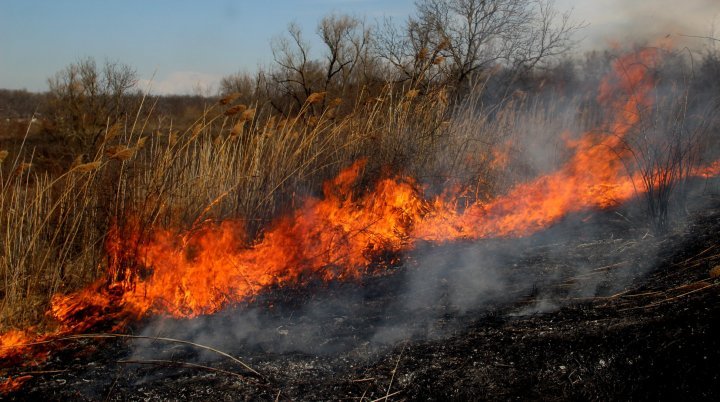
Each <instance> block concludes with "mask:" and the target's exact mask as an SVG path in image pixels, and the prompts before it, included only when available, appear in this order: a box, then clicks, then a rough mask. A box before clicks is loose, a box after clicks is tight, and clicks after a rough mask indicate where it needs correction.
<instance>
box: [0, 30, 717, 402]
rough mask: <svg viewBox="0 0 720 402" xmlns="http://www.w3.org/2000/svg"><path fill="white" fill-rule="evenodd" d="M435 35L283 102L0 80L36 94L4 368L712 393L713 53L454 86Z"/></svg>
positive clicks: (159, 378)
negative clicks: (401, 64)
mask: <svg viewBox="0 0 720 402" xmlns="http://www.w3.org/2000/svg"><path fill="white" fill-rule="evenodd" d="M336 22H337V21H336ZM291 34H292V31H291ZM443 46H447V45H442V44H437V47H436V49H435V52H436V53H437V54H435V55H434V57H430V56H428V55H427V54H426V55H422V57H421V55H417V57H416V60H425V61H426V62H425V64H424V67H423V66H421V67H422V68H420V71H421V72H422V74H421V77H418V78H417V79H413V80H407V81H402V82H393V81H391V80H381V81H374V82H365V83H362V85H361V84H360V83H359V82H358V81H353V80H352V79H350V78H348V81H347V82H345V81H343V85H342V86H340V85H339V84H338V85H337V86H331V85H328V82H330V80H329V78H330V76H329V75H328V81H326V86H325V88H322V89H324V90H323V91H309V90H308V89H309V86H304V87H303V88H302V90H303V92H304V96H303V97H302V98H296V99H295V100H294V101H292V99H293V98H292V97H291V96H289V94H288V93H284V92H279V93H275V94H274V95H273V94H270V95H269V94H264V95H261V94H259V93H257V91H255V92H252V93H249V92H248V91H245V92H236V91H226V93H223V94H221V95H218V96H216V97H187V98H179V99H173V98H171V97H153V96H149V95H144V94H142V93H140V92H138V93H121V94H118V96H116V97H112V96H110V95H108V94H105V95H103V96H99V97H98V98H97V99H94V100H93V98H91V97H90V96H89V95H83V96H71V97H68V96H63V94H65V92H63V91H72V90H73V88H74V87H73V86H72V85H68V86H66V87H63V86H62V82H63V81H62V80H61V79H60V77H62V75H58V77H57V78H56V79H55V81H52V80H51V91H50V92H49V93H48V94H47V95H46V97H38V98H32V97H29V95H28V94H22V93H20V94H11V93H4V94H3V96H4V97H5V98H4V99H11V100H13V99H15V100H17V99H26V98H28V97H29V99H31V101H33V102H38V103H39V104H42V105H44V106H43V111H42V113H40V114H37V115H32V114H31V115H29V116H27V115H23V116H19V117H18V116H8V117H7V118H5V122H4V123H3V125H2V127H1V128H0V129H1V130H2V132H0V138H1V139H2V143H1V144H2V146H1V147H2V149H0V163H1V165H0V186H1V187H0V222H1V224H0V229H1V230H0V244H1V245H2V248H3V250H2V253H0V296H1V297H2V302H1V304H0V357H2V362H0V370H1V371H0V376H2V379H3V381H4V382H3V384H2V386H1V387H2V391H3V392H5V393H7V396H9V397H10V398H11V399H13V398H14V399H17V400H21V399H24V398H28V399H29V398H36V397H38V398H40V397H42V398H46V399H47V398H50V399H70V398H80V399H88V400H93V399H97V398H101V397H102V398H106V399H142V398H145V397H151V398H152V397H156V398H161V399H165V398H170V399H172V398H175V397H178V395H182V397H186V398H194V399H200V398H206V397H209V396H211V395H213V396H215V397H218V398H220V399H228V400H232V399H236V398H238V395H242V397H241V398H242V399H253V398H255V397H257V398H260V397H262V398H266V399H271V398H277V397H279V396H282V397H285V398H291V399H297V398H310V399H336V398H359V399H361V400H362V399H365V398H367V399H370V400H378V398H383V397H384V399H389V398H391V397H396V398H405V399H411V400H412V399H426V398H439V399H441V398H442V397H443V396H445V397H447V396H449V395H452V396H454V397H457V398H462V399H475V398H487V399H506V398H511V397H523V398H543V399H546V398H550V399H553V398H558V399H575V398H599V399H604V398H608V397H623V398H624V397H633V398H636V397H637V398H653V397H654V396H657V397H668V395H670V394H668V392H670V393H671V394H672V395H673V396H677V397H692V398H693V399H694V398H698V399H704V398H708V399H712V396H713V395H717V393H718V389H717V384H718V378H717V376H718V372H717V370H713V369H712V368H713V367H716V366H717V363H718V353H717V350H718V347H717V346H718V345H717V339H718V337H717V332H716V330H714V329H712V328H711V327H710V323H711V322H712V321H713V320H714V319H716V318H717V305H718V303H717V295H718V293H717V285H718V283H720V282H718V281H720V279H718V278H719V277H720V272H718V270H719V269H720V268H718V267H720V265H718V264H720V256H719V255H720V254H718V251H717V247H718V243H717V241H716V239H715V238H714V236H713V233H716V232H717V229H718V226H717V219H718V216H719V215H718V208H719V207H720V204H719V203H718V202H719V201H720V199H719V198H718V192H719V191H720V184H719V182H718V178H717V175H718V174H719V173H720V164H719V163H718V161H719V160H720V159H718V158H719V157H720V152H719V151H720V148H719V147H718V136H717V130H718V129H719V128H720V120H719V119H718V117H717V116H718V113H717V110H718V106H719V105H720V103H718V100H719V99H718V95H717V94H718V93H720V92H717V91H715V89H716V88H714V87H713V85H715V86H717V82H718V81H717V80H715V78H717V71H720V69H719V68H718V66H719V65H720V64H719V63H718V60H720V58H718V56H717V53H707V54H705V55H703V57H702V62H701V63H699V64H698V65H699V66H700V67H696V65H695V64H691V63H690V62H689V61H688V59H687V58H686V57H685V56H684V54H683V52H682V51H678V50H675V49H674V48H673V47H672V46H671V45H666V44H662V45H657V46H638V47H636V48H633V49H624V50H619V49H614V50H612V51H608V53H606V54H605V55H602V56H599V55H589V56H587V57H586V59H585V61H584V62H585V63H586V64H588V65H592V67H593V69H588V68H586V69H585V70H584V73H583V74H569V73H568V68H569V67H568V65H577V64H580V63H581V62H579V61H566V62H565V64H562V63H561V64H557V65H555V66H554V67H553V68H551V69H548V70H545V71H542V72H540V71H536V70H522V71H523V74H522V79H519V78H518V77H519V75H520V73H519V72H518V71H516V70H512V69H510V68H507V69H505V70H503V69H502V68H497V69H495V71H488V72H486V74H484V75H478V76H477V77H476V79H475V80H474V81H473V84H472V85H465V84H464V85H451V84H450V83H449V81H447V80H446V81H441V82H440V81H435V80H433V79H430V78H428V74H430V73H432V72H433V71H435V70H433V69H436V68H439V67H437V66H438V65H440V64H441V63H442V62H443V61H442V60H439V59H438V57H440V56H439V55H440V54H441V52H442V51H443V49H444V47H443ZM331 49H332V47H331ZM425 52H428V50H426V51H425ZM288 54H290V53H288ZM438 60H439V61H438ZM573 63H575V64H573ZM286 64H287V65H292V66H295V65H294V64H292V63H289V62H288V63H286ZM332 66H333V64H331V65H330V67H331V68H330V70H328V71H331V70H332ZM93 68H96V66H95V65H94V63H91V62H89V61H85V62H82V63H79V64H77V65H74V66H71V67H69V68H68V70H67V71H66V73H68V74H69V73H71V72H73V71H75V70H73V69H77V71H76V73H77V74H79V76H82V74H83V71H89V70H92V69H93ZM290 70H293V68H290ZM571 70H572V68H571ZM575 70H577V69H575ZM104 71H109V72H110V73H112V74H115V75H113V76H115V77H118V76H120V77H124V75H123V73H125V72H127V71H126V70H124V69H123V68H122V67H121V66H117V65H111V66H110V68H109V69H108V68H106V69H105V70H104ZM293 71H295V70H293ZM303 71H304V70H303ZM511 73H512V74H514V76H513V80H510V81H508V80H505V79H504V78H503V77H506V76H507V75H508V74H511ZM437 74H440V73H439V72H437ZM70 75H71V74H69V75H68V76H70ZM236 78H237V77H236ZM371 84H372V85H371ZM53 85H55V86H53ZM339 88H342V90H340V89H339ZM286 89H287V88H286ZM296 89H297V88H296ZM294 94H295V95H297V92H294ZM271 95H272V96H271ZM38 96H39V95H38ZM273 96H275V98H273ZM23 97H24V98H23ZM278 99H279V100H280V101H284V102H286V103H285V104H280V103H279V102H280V101H279V100H278ZM288 99H290V100H288ZM31 104H32V102H31ZM99 104H106V105H111V106H110V107H109V109H103V108H101V107H100V106H98V105H99ZM18 110H19V108H18ZM108 110H111V111H112V112H111V113H109V112H108ZM120 111H122V112H120ZM20 114H22V113H20ZM153 339H154V340H155V341H154V342H150V341H152V340H153ZM681 347H684V349H683V351H680V348H681ZM198 348H199V349H198ZM685 353H687V354H685ZM228 354H229V355H228ZM211 355H213V356H211ZM218 355H220V356H222V358H221V359H218V358H217V356H218ZM230 355H232V356H244V358H242V359H241V360H243V361H239V360H237V359H234V360H233V358H232V356H230ZM245 357H246V358H247V359H245ZM675 359H680V360H681V362H680V363H678V364H679V367H682V370H683V373H682V375H680V376H678V377H675V376H674V372H675V371H673V370H675V369H676V368H677V367H678V366H675V363H674V362H675ZM127 367H132V368H133V370H134V371H133V372H132V374H128V372H127V371H125V370H127ZM101 368H102V369H101ZM101 372H102V373H110V375H102V376H100V375H98V373H101ZM168 378H170V379H173V382H172V384H171V385H168V384H166V383H165V382H164V381H165V379H168ZM656 381H663V384H664V385H663V386H661V387H658V388H653V387H654V385H653V384H655V383H656Z"/></svg>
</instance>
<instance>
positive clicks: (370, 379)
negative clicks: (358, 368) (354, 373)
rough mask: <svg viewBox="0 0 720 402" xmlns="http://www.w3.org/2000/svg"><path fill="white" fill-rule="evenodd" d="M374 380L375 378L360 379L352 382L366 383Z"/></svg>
mask: <svg viewBox="0 0 720 402" xmlns="http://www.w3.org/2000/svg"><path fill="white" fill-rule="evenodd" d="M374 379H375V377H368V378H360V379H357V380H352V382H367V381H372V380H374Z"/></svg>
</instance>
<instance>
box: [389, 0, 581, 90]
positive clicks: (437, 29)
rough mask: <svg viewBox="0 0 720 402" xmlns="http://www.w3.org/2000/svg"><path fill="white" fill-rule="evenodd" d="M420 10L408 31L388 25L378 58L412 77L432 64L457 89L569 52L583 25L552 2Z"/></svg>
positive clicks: (454, 4) (427, 4)
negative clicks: (496, 70)
mask: <svg viewBox="0 0 720 402" xmlns="http://www.w3.org/2000/svg"><path fill="white" fill-rule="evenodd" d="M416 10H417V13H416V15H415V16H413V17H411V18H410V19H408V21H407V24H406V25H405V26H404V30H403V31H400V30H398V29H397V28H395V27H392V26H391V25H389V24H387V23H385V27H384V28H385V29H383V30H382V32H383V34H382V35H381V37H380V38H379V41H378V43H379V44H380V46H379V47H378V50H379V52H378V56H379V57H383V58H384V59H386V60H387V61H389V62H390V63H391V64H392V65H394V66H395V67H397V68H399V69H400V70H401V71H402V72H403V74H404V75H406V76H408V77H413V76H414V75H417V74H418V72H419V73H421V74H423V73H426V72H427V71H428V70H429V68H428V67H429V65H423V64H417V61H423V60H430V61H431V62H434V63H433V64H435V65H438V66H440V68H439V70H440V71H438V72H437V73H436V75H437V74H442V77H443V79H444V81H445V82H447V83H454V84H455V85H462V84H466V83H467V82H468V81H471V80H472V78H473V77H474V76H477V75H478V73H480V72H482V71H486V70H489V69H491V68H493V67H495V66H497V65H503V66H508V67H511V68H515V69H520V70H521V69H530V68H532V67H534V66H536V65H538V64H539V63H541V62H543V61H545V60H547V59H549V58H551V57H554V56H558V55H561V54H564V53H566V52H567V51H568V50H569V49H570V48H571V46H572V45H573V42H572V39H571V37H572V34H573V33H574V32H575V31H577V30H578V29H580V28H581V27H582V24H577V23H574V22H572V20H571V18H570V13H569V12H566V13H559V12H558V11H557V10H556V9H555V8H554V6H553V3H552V1H551V0H419V1H418V2H417V3H416ZM437 60H443V63H437ZM408 67H410V68H408ZM435 78H436V77H435Z"/></svg>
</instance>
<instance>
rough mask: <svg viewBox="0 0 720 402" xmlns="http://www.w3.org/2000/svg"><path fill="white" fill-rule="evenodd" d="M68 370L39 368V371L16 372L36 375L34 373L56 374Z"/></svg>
mask: <svg viewBox="0 0 720 402" xmlns="http://www.w3.org/2000/svg"><path fill="white" fill-rule="evenodd" d="M67 371H68V370H67V369H66V370H40V371H22V372H20V373H18V374H17V375H25V374H28V375H36V374H58V373H65V372H67Z"/></svg>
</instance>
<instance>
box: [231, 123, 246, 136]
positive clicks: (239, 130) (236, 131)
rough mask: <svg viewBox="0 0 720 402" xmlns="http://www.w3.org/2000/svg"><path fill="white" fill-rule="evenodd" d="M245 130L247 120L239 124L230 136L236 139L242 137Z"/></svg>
mask: <svg viewBox="0 0 720 402" xmlns="http://www.w3.org/2000/svg"><path fill="white" fill-rule="evenodd" d="M244 128H245V120H242V121H239V122H237V123H236V124H235V125H234V126H233V128H232V130H230V136H231V137H235V136H238V135H240V134H241V133H242V132H243V129H244Z"/></svg>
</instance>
